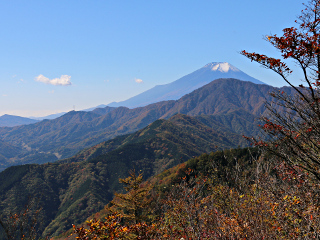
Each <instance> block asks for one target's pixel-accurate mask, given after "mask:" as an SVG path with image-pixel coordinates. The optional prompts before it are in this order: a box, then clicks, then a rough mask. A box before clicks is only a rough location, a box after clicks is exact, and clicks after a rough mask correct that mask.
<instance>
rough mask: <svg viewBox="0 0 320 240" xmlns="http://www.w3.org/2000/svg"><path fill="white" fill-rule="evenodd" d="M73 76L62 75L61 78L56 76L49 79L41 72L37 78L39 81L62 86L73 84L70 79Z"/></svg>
mask: <svg viewBox="0 0 320 240" xmlns="http://www.w3.org/2000/svg"><path fill="white" fill-rule="evenodd" d="M70 78H71V76H68V75H61V77H60V78H54V79H49V78H47V77H45V76H43V75H42V74H40V75H39V76H38V77H36V78H35V80H36V81H37V82H43V83H46V84H51V85H60V86H67V85H71V81H70Z"/></svg>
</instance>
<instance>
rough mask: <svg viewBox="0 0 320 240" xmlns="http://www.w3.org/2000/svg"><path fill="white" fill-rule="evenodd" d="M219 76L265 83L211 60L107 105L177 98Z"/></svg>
mask: <svg viewBox="0 0 320 240" xmlns="http://www.w3.org/2000/svg"><path fill="white" fill-rule="evenodd" d="M220 78H234V79H238V80H242V81H249V82H252V83H255V84H265V83H263V82H261V81H259V80H257V79H255V78H253V77H251V76H249V75H247V74H246V73H244V72H242V71H241V70H239V69H238V68H236V67H234V66H232V65H231V64H230V63H227V62H211V63H209V64H207V65H205V66H204V67H202V68H200V69H198V70H196V71H194V72H192V73H190V74H188V75H185V76H183V77H182V78H179V79H178V80H176V81H174V82H171V83H168V84H164V85H157V86H155V87H153V88H151V89H149V90H147V91H145V92H143V93H140V94H139V95H137V96H134V97H132V98H129V99H127V100H125V101H122V102H113V103H110V104H108V106H109V107H119V106H125V107H128V108H135V107H141V106H146V105H148V104H151V103H155V102H160V101H168V100H177V99H179V98H181V97H182V96H184V95H185V94H188V93H191V92H192V91H194V90H196V89H198V88H200V87H203V86H204V85H206V84H208V83H210V82H212V81H214V80H216V79H220Z"/></svg>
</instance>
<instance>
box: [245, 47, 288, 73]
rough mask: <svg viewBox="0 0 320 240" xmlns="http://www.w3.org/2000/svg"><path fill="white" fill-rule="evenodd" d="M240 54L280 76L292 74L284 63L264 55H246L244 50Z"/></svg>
mask: <svg viewBox="0 0 320 240" xmlns="http://www.w3.org/2000/svg"><path fill="white" fill-rule="evenodd" d="M241 54H242V55H244V56H246V57H247V58H249V59H251V61H255V62H258V63H260V64H262V65H263V66H265V67H267V68H270V69H272V70H274V71H275V72H277V73H279V74H281V75H282V74H290V73H292V71H291V70H290V68H289V67H288V66H287V65H286V64H285V63H283V62H281V60H280V59H275V58H271V57H267V56H266V55H263V54H258V53H248V52H246V51H245V50H243V51H242V52H241Z"/></svg>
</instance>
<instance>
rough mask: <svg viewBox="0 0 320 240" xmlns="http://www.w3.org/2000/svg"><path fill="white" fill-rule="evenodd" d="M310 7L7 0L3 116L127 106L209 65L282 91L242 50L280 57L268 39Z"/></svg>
mask: <svg viewBox="0 0 320 240" xmlns="http://www.w3.org/2000/svg"><path fill="white" fill-rule="evenodd" d="M302 8H303V6H302V1H296V0H295V1H292V0H269V1H262V0H242V1H238V0H224V1H222V0H219V1H216V0H197V1H194V0H193V1H190V0H184V1H182V0H170V1H169V0H152V1H147V0H117V1H111V0H110V1H109V0H94V1H89V0H87V1H82V0H74V1H73V0H68V1H59V0H55V1H49V0H48V1H33V0H28V1H19V0H15V1H7V0H5V1H4V0H1V1H0V13H1V14H0V29H1V38H0V49H1V54H0V84H1V88H0V116H1V115H3V114H12V115H19V116H26V117H29V116H45V115H49V114H52V113H58V112H62V111H70V110H72V109H73V108H74V106H75V109H76V110H81V109H85V108H89V107H94V106H97V105H99V104H108V103H110V102H113V101H122V100H125V99H128V98H130V97H132V96H135V95H137V94H139V93H141V92H143V91H145V90H148V89H150V88H151V87H153V86H155V85H160V84H165V83H169V82H172V81H174V80H177V79H178V78H180V77H182V76H184V75H186V74H189V73H191V72H193V71H195V70H197V69H199V68H201V67H203V66H204V65H206V64H207V63H209V62H229V63H230V64H232V65H234V66H235V67H237V68H239V69H240V70H242V71H244V72H245V73H247V74H249V75H251V76H252V77H255V78H257V79H259V80H261V81H263V82H265V83H267V84H270V85H273V86H283V85H284V82H283V81H282V80H281V79H280V78H279V77H278V76H277V75H276V74H274V73H272V72H271V71H269V70H266V69H263V68H261V67H260V66H259V65H258V64H256V63H251V62H250V61H249V60H248V59H246V58H245V57H243V56H242V55H240V54H239V52H240V51H241V50H247V51H255V52H259V53H265V54H267V55H270V56H278V55H279V53H278V52H277V51H276V50H275V49H273V48H272V46H271V45H270V44H268V43H267V42H266V41H265V40H263V36H264V35H267V34H275V33H276V34H281V30H282V29H283V28H285V27H291V26H294V20H295V19H296V17H297V16H298V15H299V14H300V10H301V9H302ZM295 77H296V79H299V75H296V76H295ZM297 82H298V81H297Z"/></svg>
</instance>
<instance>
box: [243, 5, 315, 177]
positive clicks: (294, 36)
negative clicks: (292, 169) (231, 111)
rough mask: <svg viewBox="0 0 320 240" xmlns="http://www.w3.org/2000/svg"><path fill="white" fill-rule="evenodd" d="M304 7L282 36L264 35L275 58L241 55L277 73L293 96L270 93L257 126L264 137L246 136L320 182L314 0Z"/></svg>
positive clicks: (255, 54)
mask: <svg viewBox="0 0 320 240" xmlns="http://www.w3.org/2000/svg"><path fill="white" fill-rule="evenodd" d="M304 6H305V9H304V10H302V13H301V15H300V16H299V18H298V19H297V20H296V23H297V24H298V27H290V28H285V29H283V35H282V36H277V35H271V36H266V40H267V41H269V42H270V43H271V44H272V46H274V47H275V48H277V49H278V50H279V51H280V53H281V56H282V58H281V59H276V58H272V57H269V56H266V55H263V54H258V53H255V52H253V53H249V52H247V51H242V52H241V53H242V54H243V55H244V56H246V57H248V58H249V59H251V60H252V61H255V62H258V63H259V64H261V65H262V66H264V67H266V68H268V69H271V70H273V71H274V72H276V73H277V74H279V75H280V76H281V77H282V78H283V80H284V81H285V82H286V83H287V84H289V85H290V86H291V87H292V88H294V89H295V91H296V94H295V95H294V96H292V95H288V94H286V93H285V92H273V93H271V95H272V96H273V97H274V101H272V102H268V103H266V107H267V109H268V110H269V112H270V115H269V116H264V117H263V118H262V121H263V124H262V125H261V126H262V129H263V130H264V132H265V133H266V136H267V139H268V141H267V142H266V141H261V140H260V139H255V138H252V140H253V142H254V143H255V145H259V146H263V147H265V148H267V149H268V150H270V151H271V152H273V153H275V154H276V155H277V156H279V157H280V158H281V159H283V160H284V161H286V162H287V163H290V165H291V166H297V167H299V168H302V169H304V170H306V171H308V172H310V173H312V174H313V176H315V177H316V178H317V179H318V180H320V157H319V156H320V0H311V1H310V2H309V3H308V4H305V5H304ZM290 59H292V60H294V62H295V63H296V64H297V65H298V67H299V68H298V69H300V70H301V72H302V74H303V80H302V83H301V84H300V85H299V86H295V85H294V84H293V83H292V79H291V76H292V71H293V70H292V69H290V68H289V67H288V65H287V64H286V63H285V61H286V60H290ZM277 109H278V110H277ZM279 109H280V110H279Z"/></svg>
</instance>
